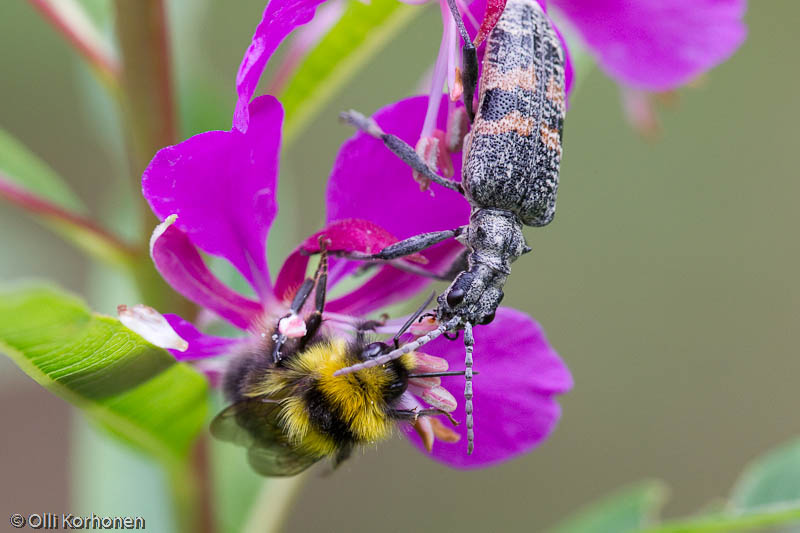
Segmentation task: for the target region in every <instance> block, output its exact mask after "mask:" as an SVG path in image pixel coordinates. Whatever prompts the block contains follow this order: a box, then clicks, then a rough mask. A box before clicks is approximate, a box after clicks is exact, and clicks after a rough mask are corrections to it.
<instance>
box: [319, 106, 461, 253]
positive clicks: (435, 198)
mask: <svg viewBox="0 0 800 533" xmlns="http://www.w3.org/2000/svg"><path fill="white" fill-rule="evenodd" d="M446 98H447V96H446V95H442V105H441V106H440V108H439V115H438V117H437V122H436V127H437V128H438V129H440V130H443V131H444V130H445V129H446V128H447V105H446ZM426 106H427V98H426V97H424V96H417V97H414V98H408V99H405V100H401V101H399V102H397V103H394V104H391V105H389V106H386V107H384V108H382V109H380V110H378V111H377V112H376V113H375V114H374V115H373V118H374V119H375V121H376V122H377V123H378V124H379V125H380V126H381V128H383V130H384V131H386V132H387V133H392V134H394V135H397V136H398V137H400V138H401V139H403V140H404V141H406V142H407V143H409V144H410V145H411V146H415V145H416V143H417V140H418V139H419V134H420V131H421V130H422V122H423V120H424V117H425V110H426ZM453 168H454V170H455V175H456V176H458V177H460V176H461V157H460V155H456V156H454V157H453ZM432 190H433V192H434V194H433V195H431V194H430V192H423V191H420V190H419V185H418V184H417V182H415V181H414V179H413V178H412V171H411V168H410V167H409V166H408V165H406V164H405V163H403V162H402V161H401V160H400V159H398V158H397V156H395V155H394V154H393V153H392V152H390V151H389V149H388V148H386V147H385V146H384V145H383V143H382V142H381V141H380V140H378V139H374V138H372V137H370V136H369V135H367V134H365V133H362V132H359V133H357V134H356V135H355V136H354V137H352V138H351V139H350V140H348V141H347V142H345V144H344V145H343V146H342V148H341V149H340V150H339V154H338V156H337V157H336V162H335V163H334V166H333V171H332V172H331V176H330V181H329V182H328V192H327V208H328V214H327V219H328V222H332V221H335V220H342V219H346V218H362V219H366V220H370V221H372V222H375V223H376V224H378V225H379V226H381V227H383V228H386V230H388V231H389V232H390V233H391V234H393V235H396V236H397V237H398V238H400V239H404V238H406V237H411V236H412V235H416V234H418V233H425V232H428V231H437V230H445V229H453V228H455V227H458V226H461V225H463V224H467V223H468V222H469V203H468V202H467V201H466V200H465V199H464V197H462V196H461V195H460V194H458V193H457V192H454V191H451V190H449V189H444V188H442V187H438V186H432ZM387 191H391V194H387Z"/></svg>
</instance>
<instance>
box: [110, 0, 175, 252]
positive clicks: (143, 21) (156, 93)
mask: <svg viewBox="0 0 800 533" xmlns="http://www.w3.org/2000/svg"><path fill="white" fill-rule="evenodd" d="M115 6H116V29H117V38H118V39H119V47H120V52H121V54H122V67H123V71H122V96H123V97H122V108H123V109H122V112H123V115H124V117H125V123H126V125H127V128H126V134H127V135H128V137H129V150H128V162H129V165H130V173H131V179H132V180H133V182H134V186H135V189H136V190H139V188H140V180H141V176H142V172H143V171H144V169H145V168H146V167H147V164H148V163H149V162H150V159H151V158H152V157H153V155H155V153H156V152H157V151H158V150H160V149H161V148H163V147H165V146H167V145H170V144H175V142H176V140H177V139H176V126H175V104H174V100H173V94H172V76H171V70H170V56H171V54H170V49H169V40H168V36H167V35H168V34H167V20H166V14H165V10H164V4H163V1H162V0H116V2H115ZM140 207H141V209H140V211H141V213H142V215H143V218H142V224H143V227H144V228H147V229H148V231H143V232H142V240H141V244H142V246H143V247H146V245H147V242H148V240H149V236H150V235H149V229H152V228H153V227H155V225H156V224H157V223H158V221H157V220H156V218H155V216H153V214H152V213H151V211H150V208H149V206H148V205H147V203H146V202H145V201H144V199H141V201H140Z"/></svg>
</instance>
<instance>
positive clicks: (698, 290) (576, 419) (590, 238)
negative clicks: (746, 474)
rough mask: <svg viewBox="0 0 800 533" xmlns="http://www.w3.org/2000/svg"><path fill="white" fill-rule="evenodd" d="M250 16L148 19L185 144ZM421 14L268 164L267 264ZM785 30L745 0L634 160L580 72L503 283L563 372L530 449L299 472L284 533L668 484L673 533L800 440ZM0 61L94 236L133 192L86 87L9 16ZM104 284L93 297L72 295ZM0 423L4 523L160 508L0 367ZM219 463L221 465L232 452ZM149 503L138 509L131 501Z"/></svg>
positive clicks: (385, 455)
mask: <svg viewBox="0 0 800 533" xmlns="http://www.w3.org/2000/svg"><path fill="white" fill-rule="evenodd" d="M94 3H96V4H99V3H101V2H94ZM263 5H264V2H263V1H262V0H247V1H244V0H242V1H239V2H224V3H223V2H190V1H189V0H186V1H184V2H179V1H173V2H171V3H170V10H171V11H170V15H171V22H172V23H173V24H174V25H175V30H176V37H175V41H174V46H175V48H176V59H175V64H176V68H178V69H179V70H180V73H181V75H180V80H181V83H180V90H181V92H182V93H185V94H186V95H188V96H190V97H191V98H192V99H193V100H192V102H193V103H194V104H198V103H199V104H200V107H199V109H200V112H194V113H192V115H191V116H190V117H188V118H186V117H185V118H184V125H185V131H184V133H183V136H184V137H185V136H188V135H190V134H192V133H195V132H197V131H199V130H200V129H201V128H203V129H210V128H217V129H226V128H228V127H229V126H230V123H229V117H230V113H231V110H232V106H233V102H234V99H233V96H234V93H233V81H234V77H235V71H236V68H237V67H238V64H239V61H240V59H241V56H242V53H243V51H244V49H245V48H246V46H247V45H248V43H249V39H250V36H251V34H252V31H253V29H254V27H255V24H256V22H257V20H258V19H259V17H260V13H261V10H262V9H263ZM425 9H426V11H425V12H424V13H423V14H422V15H421V16H420V17H418V18H417V19H416V21H415V23H414V24H413V26H412V27H411V28H410V29H408V31H404V32H402V34H401V35H400V36H399V38H397V39H395V40H394V41H393V43H392V44H391V45H390V47H389V48H387V49H386V50H385V51H383V52H381V53H380V54H379V55H378V57H376V58H375V59H374V60H373V61H371V62H370V63H369V64H368V66H367V68H366V69H365V70H363V71H362V72H360V73H359V74H358V75H357V76H356V78H355V79H353V80H352V82H351V83H350V84H349V85H348V86H347V87H346V89H345V90H344V91H342V92H341V93H339V94H338V96H337V97H336V98H335V99H334V101H333V103H332V104H331V105H329V106H327V108H326V111H325V112H323V113H321V114H320V115H319V116H318V117H317V118H316V120H315V121H314V123H313V125H312V126H311V127H310V128H309V129H307V130H306V131H305V132H303V133H302V134H301V138H300V139H299V142H297V143H296V144H295V146H294V147H293V148H292V149H291V150H290V151H289V152H288V154H287V157H285V158H284V159H283V161H282V168H281V183H280V199H281V213H280V215H279V219H278V223H277V224H278V225H276V226H274V229H273V232H280V233H281V235H280V237H281V238H280V239H277V240H273V241H271V242H270V262H271V263H272V264H273V265H278V264H280V262H281V261H282V259H283V257H285V254H286V253H287V252H288V250H289V247H290V246H291V243H293V242H297V240H298V239H299V238H300V237H301V236H304V235H307V234H308V233H311V232H313V231H315V230H316V229H318V228H319V227H320V224H321V222H322V220H323V215H322V213H323V208H324V202H323V194H324V188H325V181H326V179H327V175H328V172H329V169H330V167H331V164H332V161H333V158H334V156H335V153H336V150H337V148H338V146H339V144H340V143H341V142H342V141H343V140H344V139H345V138H346V137H348V136H349V135H350V133H351V132H350V130H349V129H348V128H346V127H343V126H341V125H340V124H339V123H338V122H337V120H336V114H337V112H338V110H340V109H345V108H350V107H357V108H359V109H360V110H363V111H366V112H369V111H373V110H375V109H376V108H378V107H380V106H381V105H383V104H385V103H387V102H389V101H392V100H396V99H399V98H401V97H405V96H408V95H409V94H411V93H412V92H414V91H415V90H416V87H417V85H418V80H419V78H420V76H421V75H422V74H423V73H424V71H425V70H426V69H427V68H428V66H429V64H430V63H431V62H432V61H433V58H434V54H435V51H436V50H437V48H438V44H439V39H440V33H439V32H440V21H439V15H438V13H437V10H436V9H430V8H425ZM797 20H800V4H798V3H797V2H794V1H791V0H782V1H779V0H774V1H772V2H752V6H751V8H750V11H749V13H748V14H747V17H746V22H747V24H748V26H749V35H748V39H747V41H746V42H745V44H744V46H743V47H742V48H741V49H740V50H739V51H738V52H737V53H736V55H735V56H734V57H733V58H732V59H731V60H730V61H728V62H727V63H725V64H723V65H722V66H720V67H718V68H717V69H715V70H714V71H712V72H711V73H710V74H709V75H708V76H707V77H706V79H705V81H704V83H703V84H702V85H701V86H700V87H699V88H696V89H685V90H682V91H681V92H680V98H679V101H678V102H677V104H675V105H674V106H672V107H670V108H668V109H661V117H662V119H663V131H662V133H661V136H660V138H659V139H658V140H657V141H656V142H648V141H644V140H643V139H642V138H641V137H639V136H638V135H637V134H636V133H635V132H634V131H632V129H631V128H630V126H629V125H628V124H627V123H626V122H625V119H624V117H623V114H622V110H621V106H620V104H619V102H620V94H619V92H618V90H617V88H616V86H615V85H614V84H613V83H612V82H611V81H610V80H608V79H607V78H606V77H605V76H604V75H603V74H602V73H601V72H599V71H596V70H595V71H592V72H591V73H590V74H589V75H588V77H587V78H586V79H584V80H583V81H582V83H581V85H580V88H579V90H578V91H577V93H575V94H574V95H573V97H572V99H571V108H570V111H569V113H568V118H567V122H566V131H565V141H564V150H565V151H564V160H563V167H562V173H561V178H562V179H561V187H560V191H559V207H558V215H557V217H556V219H555V221H554V222H553V223H552V224H551V225H550V226H548V227H547V228H544V229H538V230H537V229H531V228H529V229H528V230H527V231H526V236H527V238H528V241H529V243H530V244H531V245H532V246H533V248H534V253H533V254H531V255H528V256H525V257H524V258H523V259H522V260H520V261H519V262H518V263H516V265H515V269H514V273H513V275H512V276H511V278H510V282H509V284H508V288H507V290H506V295H507V296H506V299H505V302H504V303H505V304H506V305H509V306H513V307H517V308H520V309H523V310H525V311H527V312H528V313H530V314H531V315H533V316H534V317H536V318H537V320H539V321H540V322H541V323H542V324H543V325H544V327H545V328H546V330H547V332H548V335H549V338H550V340H551V341H552V343H553V344H554V345H555V346H556V348H557V349H558V350H559V352H560V353H561V355H562V357H563V358H564V359H565V360H566V361H567V363H568V364H569V366H570V368H571V369H572V372H573V375H574V377H575V388H574V390H573V391H572V392H571V393H570V394H568V395H567V396H565V397H564V398H563V399H562V402H561V403H562V406H563V418H562V422H561V424H560V425H559V427H558V429H557V430H556V432H555V433H554V435H553V436H552V438H550V439H549V440H548V441H547V442H546V443H545V444H544V445H543V446H542V447H541V448H539V449H537V450H536V451H535V452H533V453H531V454H529V455H527V456H525V457H523V458H520V459H517V460H515V461H512V462H510V463H508V464H505V465H502V466H500V467H496V468H492V469H489V470H483V471H473V472H459V471H453V470H449V469H447V468H445V467H443V466H440V465H438V464H436V463H434V462H432V461H430V460H429V459H427V458H426V457H424V456H423V455H421V454H419V453H418V452H417V451H416V450H414V449H412V448H411V446H409V445H408V444H406V443H405V442H403V441H402V440H401V439H400V438H396V439H394V440H393V441H392V442H389V443H387V444H384V445H381V446H380V447H378V448H376V449H369V450H366V451H365V453H364V454H363V456H362V457H358V458H357V459H356V460H353V461H350V462H348V463H346V464H345V465H344V466H343V467H342V468H341V469H340V470H339V471H338V472H336V474H335V475H332V476H329V477H321V476H320V475H319V473H318V472H316V471H315V472H312V474H311V476H310V479H309V480H308V482H307V484H306V485H305V486H304V488H303V489H302V492H301V494H300V496H299V498H298V500H297V503H296V506H295V507H294V509H293V510H292V512H291V514H290V517H289V520H288V524H287V526H286V528H287V531H292V532H299V531H317V530H319V531H323V530H324V531H402V530H406V531H433V530H440V531H456V530H458V531H463V532H467V531H487V530H489V531H496V530H502V531H531V530H535V529H539V528H543V527H545V526H548V525H551V524H553V523H554V522H555V521H557V520H558V519H559V518H560V517H562V516H564V515H566V514H568V513H569V512H570V511H572V510H574V509H575V508H576V507H578V506H579V505H581V504H583V503H586V502H588V501H590V500H592V499H594V498H596V497H599V496H601V495H603V494H605V493H607V492H609V491H610V490H612V489H614V488H616V487H618V486H621V485H624V484H628V483H631V482H634V481H637V480H640V479H642V478H652V477H656V478H661V479H664V480H665V481H666V482H667V483H668V484H669V485H670V487H671V488H672V494H671V500H670V503H669V504H668V506H667V507H666V509H665V514H666V515H676V514H685V513H689V512H691V511H694V510H696V509H698V508H700V507H703V506H706V505H708V504H709V503H712V502H713V501H714V500H715V499H716V498H717V497H719V496H723V495H725V494H726V492H727V490H728V488H729V487H730V485H731V483H732V482H733V481H734V479H735V478H736V477H737V475H738V473H739V472H740V470H741V469H742V467H743V466H744V465H745V464H746V463H747V462H748V461H749V460H750V459H751V458H753V457H754V456H756V455H757V454H759V453H761V452H763V451H764V450H765V449H767V448H770V447H773V446H775V445H777V444H779V443H781V442H783V441H785V440H787V439H789V438H791V437H793V436H796V435H799V434H800V415H798V397H800V388H799V387H798V376H800V357H798V355H800V353H799V350H798V344H800V333H798V331H800V279H798V272H800V242H799V241H798V236H797V233H798V232H797V230H798V227H800V210H798V208H797V202H798V198H800V180H798V179H797V178H798V176H799V174H800V173H798V170H797V155H798V148H797V147H798V145H800V133H799V132H798V126H797V125H798V124H800V98H798V96H797V87H798V86H799V85H800V70H799V69H798V62H797V52H798V49H799V48H798V47H799V46H800V38H799V37H798V34H797V29H796V21H797ZM0 50H2V52H0V72H2V75H0V95H2V101H0V126H1V127H3V128H5V129H7V130H8V131H10V132H11V133H13V134H14V135H16V136H17V137H18V138H19V139H20V140H22V141H23V142H24V143H25V144H27V145H28V146H29V147H30V148H31V149H32V150H33V151H34V152H36V153H37V154H38V155H40V156H41V157H42V158H43V159H44V160H46V161H47V162H49V163H50V164H51V165H52V166H53V167H54V168H55V169H57V170H58V171H59V172H60V173H61V174H62V175H63V176H65V177H66V178H67V179H68V180H69V181H70V183H71V184H72V185H73V186H74V188H75V189H76V190H77V192H78V193H79V194H80V195H81V196H82V197H83V198H85V199H87V202H88V203H89V205H90V207H91V209H92V211H93V213H94V214H95V215H96V216H97V217H98V218H101V219H104V220H105V219H107V218H109V216H110V214H111V213H114V212H116V211H119V210H123V209H124V208H125V207H126V198H130V196H129V195H132V194H136V191H133V190H132V188H131V187H130V185H129V184H128V183H127V178H126V177H125V173H124V168H125V166H124V161H123V160H122V156H121V152H120V151H119V149H120V147H119V146H118V145H116V144H115V143H114V142H110V141H109V139H110V138H111V137H112V135H111V134H112V133H118V131H119V130H118V128H119V125H118V124H117V122H116V119H115V118H114V116H113V108H112V107H111V106H110V105H109V104H108V102H105V101H104V100H103V98H102V97H101V93H100V91H99V89H98V87H97V86H96V84H95V82H94V81H93V80H92V79H91V78H90V77H89V76H88V74H87V72H86V69H85V68H84V67H83V66H82V65H81V64H80V62H79V61H78V60H77V59H76V57H75V56H74V54H73V53H72V52H71V51H70V50H68V49H67V48H66V47H65V45H64V43H63V41H62V40H61V38H60V37H59V36H56V35H55V34H54V33H53V31H52V30H51V28H50V27H49V26H48V25H46V24H45V23H44V22H43V21H42V20H41V19H40V18H39V17H38V16H37V15H36V14H35V13H34V11H33V10H32V9H31V7H30V6H29V5H28V4H27V3H26V2H23V1H21V0H16V1H10V2H4V3H3V5H2V6H1V7H0ZM87 90H88V91H89V97H88V98H87V96H86V91H87ZM187 101H188V100H187ZM195 107H196V108H197V105H196V106H195ZM309 154H313V155H312V156H309ZM126 195H128V196H126ZM409 216H413V212H412V211H409ZM0 243H2V248H0V249H2V250H3V252H2V254H0V276H1V277H2V280H10V279H16V278H20V277H30V276H38V277H48V278H53V279H55V280H57V282H58V283H60V284H61V285H63V286H64V287H66V288H68V289H71V290H73V291H76V292H79V293H82V294H84V295H86V296H87V297H88V298H89V299H90V301H91V302H92V304H93V305H94V306H95V308H97V309H99V310H101V311H104V312H108V313H110V312H112V310H113V308H114V306H115V305H116V303H123V302H119V301H117V299H118V298H121V296H117V294H124V291H125V288H124V287H120V286H119V283H121V282H119V281H115V278H113V277H112V276H109V275H107V274H103V273H99V272H98V271H97V269H96V268H90V266H89V263H88V262H87V261H86V260H85V259H84V258H83V257H82V256H81V255H80V254H79V253H77V252H76V251H74V250H73V249H72V248H70V247H69V246H68V245H65V244H63V243H61V242H60V241H59V240H58V239H57V238H56V237H54V236H53V235H52V234H51V233H49V232H48V231H47V230H45V229H43V228H42V227H40V226H38V225H37V224H36V223H34V222H32V221H31V220H30V219H29V218H27V217H26V216H25V215H23V214H21V213H20V212H19V211H16V210H14V209H12V208H10V207H8V206H7V205H3V204H0ZM101 275H102V277H103V279H106V280H108V282H107V283H106V285H105V287H106V288H105V289H102V288H100V285H98V284H97V283H96V282H90V278H92V277H94V278H97V277H98V276H101ZM109 287H111V288H109ZM111 291H114V292H111ZM117 291H122V292H121V293H120V292H117ZM112 295H113V296H112ZM124 303H134V302H130V301H126V302H124ZM491 357H492V354H491V347H487V346H482V347H478V348H477V350H476V364H477V365H478V367H480V365H488V364H491ZM478 386H479V385H478ZM477 401H478V404H477V408H478V409H480V400H479V398H478V400H477ZM0 413H2V419H0V421H1V423H2V428H3V429H2V431H0V434H2V436H1V437H0V472H2V479H3V481H2V483H1V484H0V507H2V509H0V511H2V512H4V513H5V514H6V515H7V514H10V513H11V512H25V510H27V509H30V510H28V511H27V512H65V511H75V510H76V508H75V506H76V505H81V506H84V507H85V508H86V510H87V512H91V511H94V512H98V513H99V512H102V511H103V509H99V508H95V507H92V505H93V502H94V501H95V500H92V498H93V497H94V498H98V500H96V504H97V506H101V505H108V506H111V507H112V508H115V509H123V510H127V512H128V514H141V515H143V516H145V517H146V518H147V517H148V515H147V514H146V512H152V513H156V514H157V513H158V512H159V510H158V509H157V508H158V502H157V501H156V502H155V503H153V502H152V501H151V502H150V503H149V504H148V505H150V506H151V507H147V508H146V510H141V509H139V508H137V507H136V506H137V500H136V498H137V495H138V494H141V493H142V492H144V491H145V490H146V489H147V488H150V487H157V479H151V477H152V478H157V473H156V472H155V470H154V469H146V468H144V467H140V465H139V462H137V459H136V458H135V457H133V458H132V457H127V456H128V455H130V454H128V453H127V452H126V451H125V450H120V449H118V447H117V446H116V445H113V444H109V443H108V442H107V441H105V440H104V439H103V438H101V437H98V436H97V435H94V434H93V433H91V432H88V431H87V430H86V428H85V424H84V423H82V422H80V421H75V419H77V418H79V417H80V415H78V414H77V413H76V412H74V411H73V410H71V409H70V408H69V407H68V406H67V405H66V404H65V403H64V402H62V401H61V400H58V399H56V398H55V397H53V396H51V395H50V394H49V393H47V392H45V391H44V390H43V389H41V388H40V387H39V386H38V385H36V384H35V383H34V382H32V381H31V380H30V379H28V378H27V377H25V376H24V375H23V374H22V373H21V372H20V371H19V370H17V369H16V367H14V366H13V364H12V363H10V362H9V361H8V360H7V359H5V358H0ZM478 434H480V428H478ZM71 436H76V438H74V439H71ZM76 443H80V444H76ZM120 456H125V457H127V458H126V459H125V461H127V463H125V464H127V465H128V466H127V467H124V466H119V465H120V464H122V463H118V462H116V461H117V458H118V457H120ZM105 457H111V458H112V459H103V458H105ZM228 460H229V461H233V462H237V466H238V463H243V462H244V454H231V455H230V459H228ZM104 461H105V462H104ZM80 465H83V466H86V465H90V467H89V470H95V471H94V472H92V473H91V475H87V474H86V473H85V471H86V468H83V467H80ZM131 465H134V466H131ZM79 467H80V468H79ZM124 468H127V470H125V469H124ZM117 469H119V470H117ZM81 472H82V473H81ZM131 472H133V474H131ZM98 487H101V488H102V490H101V489H98ZM159 495H160V493H159V492H158V491H157V490H156V489H153V491H152V492H151V494H150V495H149V496H150V500H154V499H156V500H157V498H158V497H159ZM100 500H102V504H101V503H100ZM76 502H81V503H76ZM142 505H145V504H142ZM164 505H166V503H164ZM114 506H116V507H114ZM153 506H155V507H153ZM153 509H155V510H153ZM160 512H163V509H161V510H160ZM153 516H155V515H153ZM3 520H4V519H3ZM3 523H5V522H3ZM150 524H154V525H153V526H152V527H153V529H152V530H154V531H161V530H162V529H160V528H159V526H158V524H157V523H154V522H150V523H149V524H148V529H151V527H150Z"/></svg>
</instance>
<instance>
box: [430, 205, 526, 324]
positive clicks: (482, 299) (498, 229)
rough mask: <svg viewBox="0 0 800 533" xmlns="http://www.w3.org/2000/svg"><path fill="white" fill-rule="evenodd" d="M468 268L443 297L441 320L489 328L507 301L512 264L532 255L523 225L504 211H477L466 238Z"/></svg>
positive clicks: (440, 308) (471, 217) (515, 217)
mask: <svg viewBox="0 0 800 533" xmlns="http://www.w3.org/2000/svg"><path fill="white" fill-rule="evenodd" d="M465 241H466V242H465V244H466V245H467V247H468V249H469V250H470V254H469V256H468V259H467V265H468V268H467V270H465V271H464V272H461V273H460V274H459V275H458V276H457V277H456V279H455V280H454V281H453V283H452V284H451V285H450V287H448V288H447V290H445V292H444V293H442V294H441V295H440V296H439V299H438V303H439V308H438V311H437V312H438V318H439V320H440V321H447V320H449V319H451V318H452V317H454V316H459V317H460V318H461V319H462V323H463V322H470V323H471V324H481V323H484V324H488V323H489V322H491V320H492V319H493V318H494V314H495V311H497V307H498V306H499V305H500V302H501V301H502V300H503V285H505V282H506V278H507V277H508V275H509V274H510V273H511V263H513V262H514V261H516V259H517V258H518V257H519V256H520V255H522V254H523V253H526V252H528V251H530V248H528V246H527V245H526V244H525V237H524V236H523V235H522V221H521V220H520V219H519V217H518V216H517V215H515V214H514V213H512V212H510V211H506V210H503V209H491V208H484V209H474V210H473V212H472V215H471V216H470V223H469V227H468V229H467V233H466V235H465Z"/></svg>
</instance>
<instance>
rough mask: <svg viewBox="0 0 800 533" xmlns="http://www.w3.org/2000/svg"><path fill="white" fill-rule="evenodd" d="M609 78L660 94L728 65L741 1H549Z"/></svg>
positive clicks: (741, 29)
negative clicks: (724, 63) (579, 37)
mask: <svg viewBox="0 0 800 533" xmlns="http://www.w3.org/2000/svg"><path fill="white" fill-rule="evenodd" d="M552 3H553V5H555V6H556V7H557V8H558V9H560V10H561V11H562V12H563V13H564V14H565V15H566V16H567V18H568V19H569V22H571V23H572V24H573V25H574V26H575V28H576V29H577V30H578V32H579V33H580V34H581V35H582V37H583V40H584V41H585V42H586V43H587V45H588V46H589V48H590V49H591V50H592V52H593V54H594V55H595V56H596V58H597V61H598V62H599V64H600V66H601V67H602V68H603V69H604V70H605V71H606V72H607V73H608V74H609V75H610V76H611V77H613V78H615V79H616V80H617V81H620V82H622V83H625V84H628V85H631V86H634V87H636V88H639V89H649V90H657V91H663V90H668V89H673V88H675V87H677V86H679V85H682V84H684V83H686V82H687V81H690V80H692V79H693V78H695V77H697V76H698V75H700V74H702V73H703V72H705V71H706V70H708V69H710V68H712V67H713V66H715V65H717V64H718V63H721V62H722V61H724V60H725V59H727V58H728V57H729V56H730V55H731V54H732V53H733V52H734V51H735V50H736V49H737V48H738V47H739V45H740V44H741V43H742V41H743V40H744V38H745V33H746V28H745V26H744V24H743V23H742V17H743V16H744V12H745V9H746V2H745V0H671V1H669V2H665V1H664V0H637V1H635V2H631V1H630V0H552Z"/></svg>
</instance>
